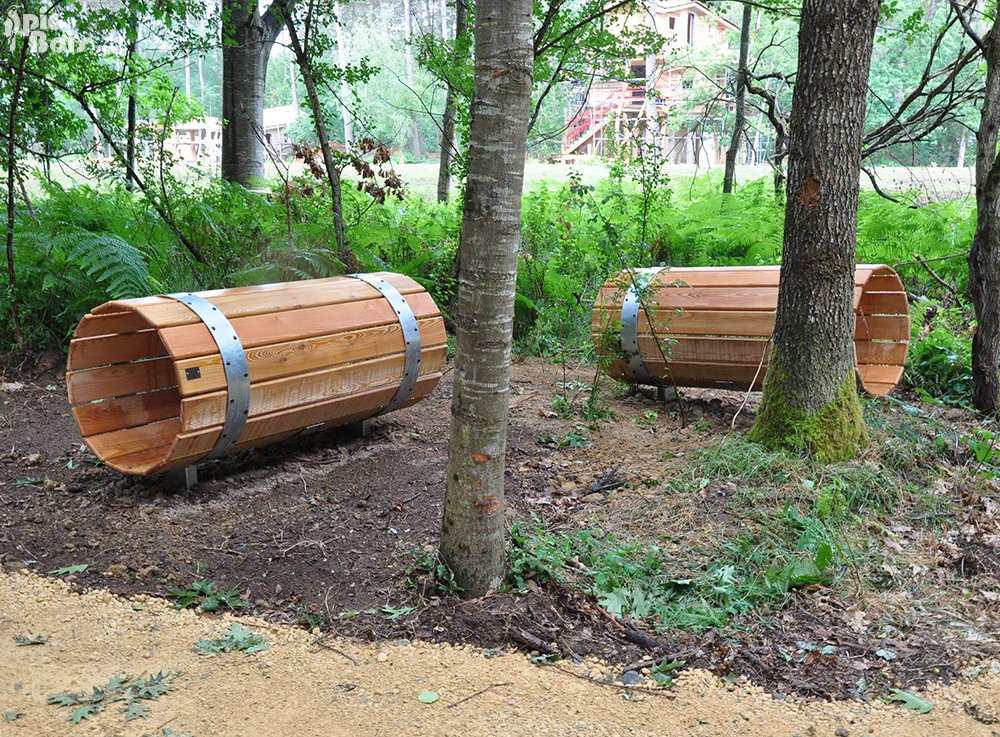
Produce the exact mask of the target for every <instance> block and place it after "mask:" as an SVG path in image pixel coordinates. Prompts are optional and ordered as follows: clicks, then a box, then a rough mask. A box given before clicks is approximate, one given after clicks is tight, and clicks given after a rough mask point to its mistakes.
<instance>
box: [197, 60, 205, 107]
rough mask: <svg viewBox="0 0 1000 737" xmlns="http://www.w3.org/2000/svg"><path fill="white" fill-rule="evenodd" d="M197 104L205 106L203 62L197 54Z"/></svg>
mask: <svg viewBox="0 0 1000 737" xmlns="http://www.w3.org/2000/svg"><path fill="white" fill-rule="evenodd" d="M198 102H200V103H201V105H202V106H203V107H204V105H205V62H204V59H203V57H202V55H201V54H200V53H199V54H198Z"/></svg>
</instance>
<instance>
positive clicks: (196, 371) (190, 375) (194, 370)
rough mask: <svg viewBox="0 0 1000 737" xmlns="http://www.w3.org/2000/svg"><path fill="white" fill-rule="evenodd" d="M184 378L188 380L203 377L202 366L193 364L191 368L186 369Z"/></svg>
mask: <svg viewBox="0 0 1000 737" xmlns="http://www.w3.org/2000/svg"><path fill="white" fill-rule="evenodd" d="M184 378H185V379H187V380H188V381H191V380H192V379H200V378H201V366H193V367H191V368H187V369H184Z"/></svg>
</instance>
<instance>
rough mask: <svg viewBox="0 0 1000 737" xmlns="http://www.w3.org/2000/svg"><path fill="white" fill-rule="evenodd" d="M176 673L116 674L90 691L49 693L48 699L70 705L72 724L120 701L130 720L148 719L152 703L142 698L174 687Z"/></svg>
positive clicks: (149, 697) (153, 699)
mask: <svg viewBox="0 0 1000 737" xmlns="http://www.w3.org/2000/svg"><path fill="white" fill-rule="evenodd" d="M176 675H177V674H176V673H163V672H162V671H161V672H159V673H157V674H156V675H155V676H154V675H152V674H150V675H148V676H144V677H141V678H136V677H135V676H121V675H115V676H112V677H111V678H110V679H109V680H108V682H107V683H106V684H105V685H103V686H94V687H93V689H91V691H90V693H87V692H86V691H80V692H73V691H60V692H58V693H53V694H50V695H49V698H48V703H49V704H52V705H54V706H59V707H65V708H71V709H72V711H71V712H70V715H69V721H70V724H79V723H80V722H82V721H83V720H84V719H89V718H90V717H91V716H93V715H94V714H98V713H100V712H102V711H104V710H105V709H107V708H109V707H110V706H111V705H113V704H115V705H118V704H120V705H121V714H122V716H123V717H124V718H125V721H127V722H128V721H132V720H133V719H145V718H146V717H148V716H149V707H148V706H146V705H145V704H144V703H143V702H145V701H156V700H157V699H159V698H160V696H162V695H163V694H165V693H167V692H168V691H171V690H172V689H173V685H172V681H173V679H174V678H175V677H176Z"/></svg>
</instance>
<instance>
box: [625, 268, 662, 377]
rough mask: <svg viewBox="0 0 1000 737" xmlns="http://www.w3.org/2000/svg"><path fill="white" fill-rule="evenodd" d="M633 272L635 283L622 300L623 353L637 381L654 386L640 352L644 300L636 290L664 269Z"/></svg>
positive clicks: (634, 270)
mask: <svg viewBox="0 0 1000 737" xmlns="http://www.w3.org/2000/svg"><path fill="white" fill-rule="evenodd" d="M631 271H632V275H633V276H634V279H635V281H634V282H633V283H631V284H630V285H629V288H628V290H627V291H626V292H625V299H624V300H622V334H621V345H622V351H623V352H624V353H625V355H626V356H627V357H628V366H629V369H630V370H631V372H632V376H633V377H634V378H635V380H636V381H639V382H642V383H644V384H653V383H656V382H654V381H653V379H652V377H651V376H650V375H649V370H648V369H647V368H646V364H645V363H644V362H643V360H642V353H641V351H640V350H639V310H641V309H642V300H641V298H640V297H639V294H638V292H637V290H636V282H638V283H639V285H640V286H641V288H644V287H645V286H646V285H648V284H649V283H650V282H651V281H653V279H655V278H656V275H657V274H659V273H660V272H661V271H663V267H658V266H654V267H651V268H645V269H632V270H631ZM647 277H648V278H647ZM631 278H632V277H630V280H631Z"/></svg>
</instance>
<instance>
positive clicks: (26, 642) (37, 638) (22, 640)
mask: <svg viewBox="0 0 1000 737" xmlns="http://www.w3.org/2000/svg"><path fill="white" fill-rule="evenodd" d="M48 641H49V638H48V636H47V635H14V643H15V644H16V645H17V646H18V647H28V646H30V645H44V644H45V643H46V642H48Z"/></svg>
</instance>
